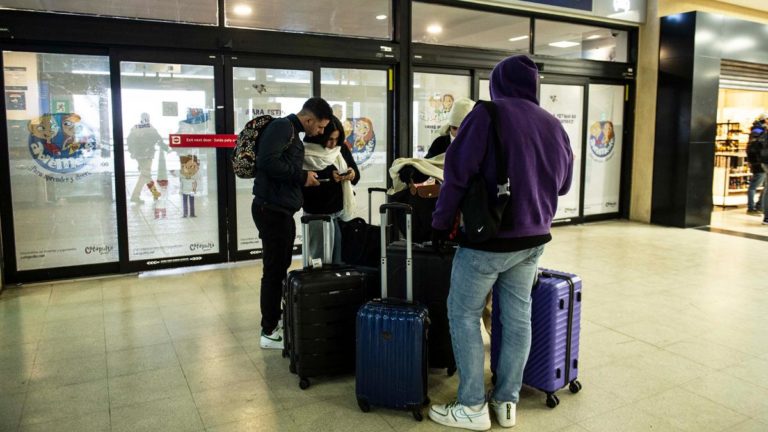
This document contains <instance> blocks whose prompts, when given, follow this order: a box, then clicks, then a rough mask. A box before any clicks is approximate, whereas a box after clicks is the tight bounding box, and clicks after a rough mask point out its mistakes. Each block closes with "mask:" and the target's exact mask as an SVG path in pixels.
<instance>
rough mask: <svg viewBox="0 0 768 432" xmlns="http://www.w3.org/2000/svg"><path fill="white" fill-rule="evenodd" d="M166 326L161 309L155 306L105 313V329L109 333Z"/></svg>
mask: <svg viewBox="0 0 768 432" xmlns="http://www.w3.org/2000/svg"><path fill="white" fill-rule="evenodd" d="M164 324H165V322H164V321H163V317H162V316H161V315H160V309H159V308H157V307H155V306H151V307H146V308H144V307H142V308H136V309H133V308H131V309H129V310H128V311H127V312H107V311H104V329H105V331H106V332H107V333H117V332H120V331H121V330H126V329H131V328H135V327H142V326H149V325H164Z"/></svg>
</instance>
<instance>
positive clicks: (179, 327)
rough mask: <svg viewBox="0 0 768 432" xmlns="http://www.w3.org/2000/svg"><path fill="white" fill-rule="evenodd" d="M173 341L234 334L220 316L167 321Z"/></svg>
mask: <svg viewBox="0 0 768 432" xmlns="http://www.w3.org/2000/svg"><path fill="white" fill-rule="evenodd" d="M165 325H166V327H167V328H168V333H169V334H170V335H171V338H172V339H173V340H175V341H176V340H183V339H195V338H201V337H205V336H215V335H219V334H229V335H231V334H232V331H231V330H230V329H229V327H227V324H226V323H225V322H224V321H222V320H221V318H219V317H218V316H213V317H205V318H192V319H185V320H174V321H166V322H165Z"/></svg>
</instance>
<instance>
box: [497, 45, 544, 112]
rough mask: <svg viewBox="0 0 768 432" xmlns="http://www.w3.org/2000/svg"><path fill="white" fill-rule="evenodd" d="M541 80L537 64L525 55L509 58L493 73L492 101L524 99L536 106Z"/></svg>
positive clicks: (498, 65)
mask: <svg viewBox="0 0 768 432" xmlns="http://www.w3.org/2000/svg"><path fill="white" fill-rule="evenodd" d="M538 80H539V69H538V68H537V67H536V64H535V63H534V62H533V60H531V59H530V58H528V56H524V55H516V56H512V57H507V58H505V59H504V60H502V61H501V62H499V64H497V65H496V67H494V68H493V72H491V99H493V100H496V99H503V98H512V97H515V98H522V99H527V100H529V101H531V102H534V103H536V104H538V103H539V100H538V98H536V84H537V83H538Z"/></svg>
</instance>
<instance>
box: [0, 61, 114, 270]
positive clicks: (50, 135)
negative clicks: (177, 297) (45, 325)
mask: <svg viewBox="0 0 768 432" xmlns="http://www.w3.org/2000/svg"><path fill="white" fill-rule="evenodd" d="M3 66H4V85H5V97H6V106H5V109H6V111H5V118H6V127H7V137H6V138H7V149H8V150H7V155H6V156H5V158H7V161H8V164H9V168H10V187H9V189H10V197H7V199H9V200H10V202H11V206H10V208H11V209H12V211H11V212H10V213H11V214H7V215H5V216H6V217H7V219H5V220H4V221H3V222H4V223H10V224H11V226H12V229H13V232H14V237H15V238H12V239H5V240H6V241H9V242H13V250H14V251H15V254H14V255H15V256H14V258H15V263H16V266H15V268H9V269H6V270H8V271H9V272H14V273H15V272H37V271H44V272H45V274H46V275H47V277H43V278H50V275H56V276H62V275H70V274H71V275H76V274H85V273H88V271H86V270H84V269H83V266H92V265H103V264H110V263H112V264H114V268H110V269H104V268H102V269H100V270H95V272H109V271H116V269H117V261H118V259H119V255H118V232H117V222H116V220H117V210H116V200H115V169H114V168H115V166H114V162H113V157H114V154H113V141H112V112H111V103H112V96H111V94H112V92H111V85H110V68H109V58H108V57H107V56H103V55H83V54H49V53H42V52H24V51H4V52H3ZM5 158H4V159H5ZM50 269H59V270H57V271H55V272H51V271H50Z"/></svg>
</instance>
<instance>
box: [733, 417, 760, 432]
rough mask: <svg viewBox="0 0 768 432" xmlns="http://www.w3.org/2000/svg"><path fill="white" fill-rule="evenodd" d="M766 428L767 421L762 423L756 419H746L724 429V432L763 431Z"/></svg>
mask: <svg viewBox="0 0 768 432" xmlns="http://www.w3.org/2000/svg"><path fill="white" fill-rule="evenodd" d="M767 430H768V423H763V422H761V421H758V420H754V419H751V420H747V421H745V422H743V423H739V424H737V425H736V426H734V427H731V428H728V429H725V431H726V432H765V431H767Z"/></svg>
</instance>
